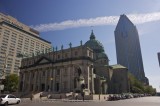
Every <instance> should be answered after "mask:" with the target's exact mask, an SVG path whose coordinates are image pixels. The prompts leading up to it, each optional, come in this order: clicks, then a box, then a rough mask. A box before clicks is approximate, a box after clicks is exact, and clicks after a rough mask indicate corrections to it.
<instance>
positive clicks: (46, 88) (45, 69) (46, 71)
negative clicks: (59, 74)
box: [44, 68, 48, 91]
mask: <svg viewBox="0 0 160 106" xmlns="http://www.w3.org/2000/svg"><path fill="white" fill-rule="evenodd" d="M44 71H45V91H48V69H47V68H44Z"/></svg>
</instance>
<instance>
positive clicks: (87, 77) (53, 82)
mask: <svg viewBox="0 0 160 106" xmlns="http://www.w3.org/2000/svg"><path fill="white" fill-rule="evenodd" d="M92 66H93V51H92V50H91V49H89V48H87V47H84V46H79V47H75V48H69V49H65V50H60V51H54V52H50V53H48V54H42V55H40V56H36V57H32V58H26V59H23V60H22V66H21V71H20V87H19V91H23V92H31V91H33V92H40V91H47V92H53V93H67V92H80V90H81V85H82V84H85V89H86V90H88V92H89V93H94V81H93V78H94V75H93V68H92Z"/></svg>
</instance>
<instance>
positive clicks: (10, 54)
mask: <svg viewBox="0 0 160 106" xmlns="http://www.w3.org/2000/svg"><path fill="white" fill-rule="evenodd" d="M46 48H51V43H50V42H49V41H46V40H44V39H42V38H40V37H39V32H38V31H36V30H34V29H32V28H30V27H29V26H27V25H24V24H23V23H21V22H19V21H18V20H17V19H15V18H13V17H11V16H9V15H5V14H2V13H0V74H1V76H2V74H3V72H4V73H5V74H10V73H18V71H19V66H20V64H21V59H20V58H17V57H16V56H17V54H18V53H22V52H23V53H25V54H33V53H35V52H37V51H41V50H45V49H46Z"/></svg>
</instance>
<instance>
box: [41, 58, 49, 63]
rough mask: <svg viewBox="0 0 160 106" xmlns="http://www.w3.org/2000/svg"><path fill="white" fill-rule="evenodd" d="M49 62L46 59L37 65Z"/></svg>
mask: <svg viewBox="0 0 160 106" xmlns="http://www.w3.org/2000/svg"><path fill="white" fill-rule="evenodd" d="M48 62H49V61H48V60H47V59H44V58H43V59H42V60H41V61H40V62H39V64H42V63H48Z"/></svg>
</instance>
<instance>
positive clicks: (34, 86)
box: [33, 70, 37, 91]
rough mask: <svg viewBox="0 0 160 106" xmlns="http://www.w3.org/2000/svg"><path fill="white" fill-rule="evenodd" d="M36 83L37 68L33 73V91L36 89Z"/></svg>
mask: <svg viewBox="0 0 160 106" xmlns="http://www.w3.org/2000/svg"><path fill="white" fill-rule="evenodd" d="M36 83H37V70H36V72H35V73H34V85H33V91H36V85H37V84H36Z"/></svg>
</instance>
